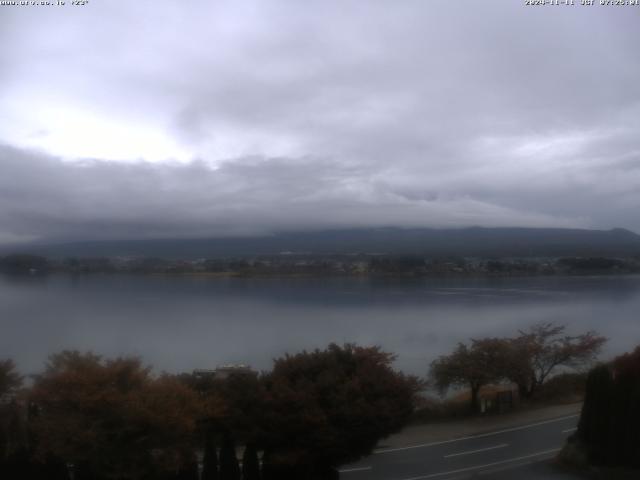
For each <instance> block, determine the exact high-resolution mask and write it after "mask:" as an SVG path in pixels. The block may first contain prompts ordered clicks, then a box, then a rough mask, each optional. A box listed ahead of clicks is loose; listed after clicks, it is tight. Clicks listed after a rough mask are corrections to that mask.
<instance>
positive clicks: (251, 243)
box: [1, 227, 640, 259]
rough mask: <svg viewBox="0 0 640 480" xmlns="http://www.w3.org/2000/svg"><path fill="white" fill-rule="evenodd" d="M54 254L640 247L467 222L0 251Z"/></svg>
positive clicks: (458, 252)
mask: <svg viewBox="0 0 640 480" xmlns="http://www.w3.org/2000/svg"><path fill="white" fill-rule="evenodd" d="M17 251H20V252H28V253H35V254H39V255H45V256H50V257H116V256H137V257H159V258H174V259H175V258H183V259H195V258H216V257H251V256H268V255H280V254H284V253H288V254H310V255H347V254H356V253H361V254H386V255H421V256H425V257H443V256H479V257H545V256H549V257H559V256H634V255H640V235H638V234H636V233H634V232H632V231H630V230H626V229H622V228H614V229H611V230H588V229H561V228H526V227H501V228H487V227H465V228H455V229H453V228H450V229H435V228H394V227H385V228H353V229H333V230H320V231H307V232H281V233H275V234H272V235H263V236H255V237H238V236H236V237H217V238H191V239H180V238H165V239H146V240H142V239H139V240H105V241H95V240H94V241H74V242H64V243H62V242H60V243H48V244H45V243H42V244H30V245H20V246H14V247H13V248H12V247H5V248H3V249H2V252H1V253H4V254H7V253H10V252H17Z"/></svg>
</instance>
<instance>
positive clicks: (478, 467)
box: [402, 448, 560, 480]
mask: <svg viewBox="0 0 640 480" xmlns="http://www.w3.org/2000/svg"><path fill="white" fill-rule="evenodd" d="M559 451H560V449H559V448H554V449H553V450H545V451H543V452H538V453H532V454H530V455H523V456H522V457H516V458H510V459H508V460H501V461H499V462H493V463H486V464H484V465H475V466H473V467H466V468H460V469H458V470H449V471H448V472H439V473H432V474H430V475H422V476H420V477H411V478H403V479H402V480H426V479H428V478H436V477H443V476H445V475H454V474H456V473H463V472H470V471H473V470H481V469H483V468H489V467H495V466H497V465H504V464H505V463H513V462H519V461H520V460H525V459H528V458H534V457H540V456H542V455H549V454H550V453H556V452H559Z"/></svg>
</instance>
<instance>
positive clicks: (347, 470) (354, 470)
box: [338, 467, 371, 473]
mask: <svg viewBox="0 0 640 480" xmlns="http://www.w3.org/2000/svg"><path fill="white" fill-rule="evenodd" d="M367 470H371V467H356V468H345V469H344V470H338V472H340V473H350V472H364V471H367Z"/></svg>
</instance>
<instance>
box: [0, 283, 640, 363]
mask: <svg viewBox="0 0 640 480" xmlns="http://www.w3.org/2000/svg"><path fill="white" fill-rule="evenodd" d="M639 312H640V277H638V276H625V277H544V278H540V277H533V278H499V279H496V278H493V279H492V278H482V279H478V278H475V279H470V278H461V279H437V278H429V279H402V280H389V279H366V278H365V279H363V278H313V279H308V278H304V279H301V278H259V279H255V278H254V279H238V278H198V277H162V276H158V277H155V276H128V275H89V276H66V275H52V276H48V277H2V276H0V326H1V333H0V358H4V357H11V358H13V359H14V360H16V362H17V363H18V365H19V367H20V369H21V370H22V371H23V372H24V373H31V372H37V371H38V370H40V368H41V367H42V365H43V362H44V361H45V359H46V357H47V355H49V354H51V353H53V352H57V351H60V350H62V349H80V350H93V351H94V352H97V353H102V354H105V355H109V356H113V355H121V354H127V355H129V354H133V355H140V356H142V357H143V358H144V360H145V361H146V362H148V363H150V364H152V365H154V366H155V367H156V368H157V369H164V370H168V371H171V372H178V371H190V370H192V369H193V368H213V367H215V366H216V365H218V364H222V363H248V364H250V365H252V366H253V367H254V368H257V369H267V368H269V367H270V365H271V360H272V359H273V358H274V357H277V356H280V355H282V354H284V353H285V352H296V351H299V350H302V349H311V348H315V347H324V346H325V345H327V344H328V343H329V342H339V343H342V342H357V343H359V344H363V345H374V344H375V345H381V346H382V347H383V348H384V349H386V350H388V351H392V352H395V353H396V354H397V355H398V360H397V367H398V368H401V369H403V370H405V371H407V372H411V373H415V374H419V375H423V374H424V373H425V372H426V371H427V369H428V365H429V362H430V361H431V360H433V359H434V358H435V357H436V356H437V355H439V354H442V353H446V352H447V351H449V350H450V349H451V348H452V347H454V345H455V343H456V342H458V341H465V340H467V339H468V338H469V337H473V336H478V337H479V336H499V335H510V334H515V333H516V332H517V330H518V329H520V328H526V327H527V326H529V325H531V324H533V323H535V322H540V321H554V322H561V323H564V324H566V325H567V326H568V327H569V328H570V330H571V331H573V332H576V333H580V332H584V331H586V330H589V329H595V330H597V331H598V332H600V333H602V334H604V335H606V336H608V337H609V338H610V341H609V343H608V344H607V346H606V351H605V352H604V355H603V357H605V358H606V357H608V356H612V355H614V354H618V353H621V352H623V351H626V350H629V349H631V348H632V347H634V346H635V345H637V344H640V315H639Z"/></svg>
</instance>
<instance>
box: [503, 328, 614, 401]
mask: <svg viewBox="0 0 640 480" xmlns="http://www.w3.org/2000/svg"><path fill="white" fill-rule="evenodd" d="M565 331H566V327H565V326H564V325H556V324H553V323H540V324H536V325H534V326H532V327H531V328H529V329H528V330H525V331H520V332H519V333H520V335H519V336H518V337H516V338H514V339H511V340H510V342H509V343H510V351H511V354H510V358H509V362H508V363H507V367H508V368H507V370H506V376H507V378H509V380H511V381H512V382H514V383H515V384H516V385H518V390H519V392H520V395H521V396H522V397H524V398H530V397H532V396H533V395H534V394H535V393H536V391H537V390H538V388H539V387H540V386H541V385H543V384H544V382H545V381H546V380H547V379H548V378H549V377H550V376H552V375H553V374H554V373H555V372H556V371H557V370H559V369H561V368H578V367H582V366H585V365H588V364H589V363H590V362H592V361H593V360H595V358H596V357H597V355H598V353H599V352H600V350H601V348H602V346H603V345H604V343H605V342H606V340H607V339H606V338H605V337H602V336H599V335H597V334H596V333H595V332H593V331H589V332H587V333H584V334H582V335H567V334H566V333H565Z"/></svg>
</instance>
